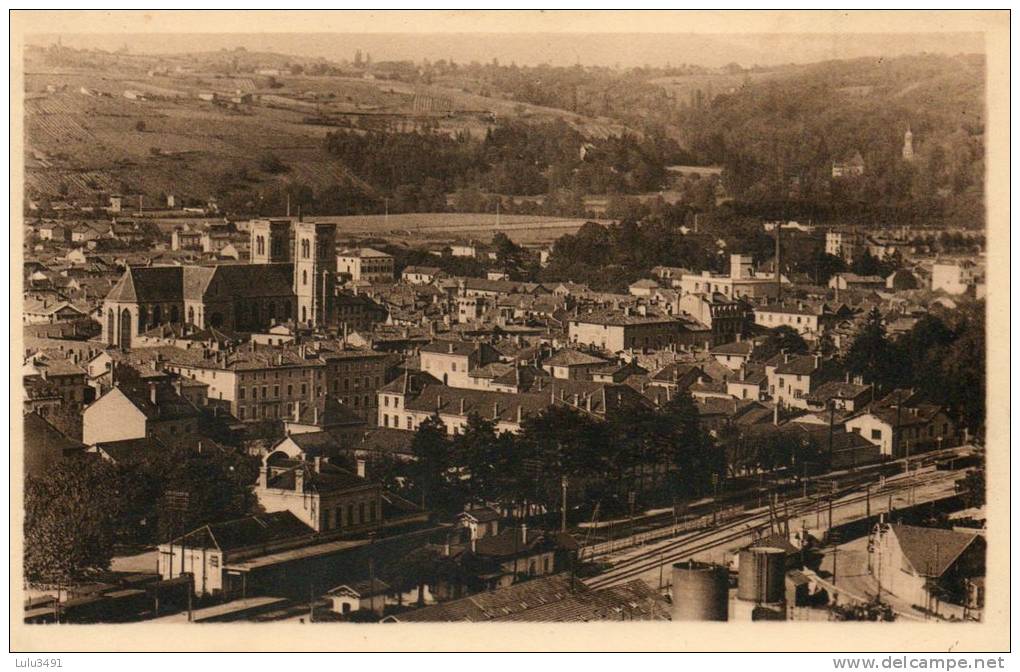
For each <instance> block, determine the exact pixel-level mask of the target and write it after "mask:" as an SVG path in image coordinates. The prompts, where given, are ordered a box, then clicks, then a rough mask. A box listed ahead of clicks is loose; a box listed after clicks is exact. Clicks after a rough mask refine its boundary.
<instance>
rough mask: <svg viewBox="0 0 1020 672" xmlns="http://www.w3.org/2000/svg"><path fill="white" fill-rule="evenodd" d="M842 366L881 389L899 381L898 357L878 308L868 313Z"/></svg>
mask: <svg viewBox="0 0 1020 672" xmlns="http://www.w3.org/2000/svg"><path fill="white" fill-rule="evenodd" d="M843 365H844V367H845V368H846V369H847V370H848V371H850V372H851V373H854V374H858V375H861V376H863V377H864V378H865V380H866V381H870V382H872V383H874V385H875V387H876V388H878V389H880V390H886V389H888V388H889V387H890V386H894V385H895V384H896V383H897V382H898V381H899V375H898V371H897V369H898V368H899V362H898V358H897V356H896V352H895V349H894V348H893V346H892V345H891V344H890V343H889V340H888V339H887V338H886V334H885V324H884V323H883V319H882V314H881V313H880V312H879V311H878V308H877V307H876V308H872V309H871V312H869V313H868V316H867V319H866V321H865V323H864V326H863V327H862V328H861V330H860V332H859V333H858V334H857V337H856V338H855V339H854V342H853V343H852V344H851V345H850V350H849V351H848V352H847V354H846V358H845V359H844V361H843Z"/></svg>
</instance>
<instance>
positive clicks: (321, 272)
mask: <svg viewBox="0 0 1020 672" xmlns="http://www.w3.org/2000/svg"><path fill="white" fill-rule="evenodd" d="M293 252H294V294H295V295H296V298H297V314H296V315H295V318H296V320H297V324H298V325H299V326H301V327H307V328H321V327H326V326H328V325H329V324H330V323H331V320H332V315H333V305H334V300H333V288H334V286H335V284H336V277H335V276H336V225H335V224H327V223H325V222H302V221H297V222H294V250H293Z"/></svg>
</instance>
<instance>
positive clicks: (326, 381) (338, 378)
mask: <svg viewBox="0 0 1020 672" xmlns="http://www.w3.org/2000/svg"><path fill="white" fill-rule="evenodd" d="M166 359H167V361H166V364H165V367H166V369H167V370H168V371H172V372H174V373H177V374H179V375H181V376H185V377H187V378H192V379H194V380H198V381H201V382H203V383H206V384H207V385H209V400H210V404H212V405H218V406H225V407H226V408H228V409H229V411H230V413H231V414H232V415H234V417H236V418H238V419H239V420H242V421H245V422H254V421H258V420H282V419H287V418H290V417H292V414H293V409H294V404H295V403H300V404H301V405H302V407H304V406H305V405H309V406H317V407H319V408H322V407H323V404H324V403H325V398H326V396H327V395H328V396H330V397H332V398H333V399H335V400H337V401H339V402H340V403H341V404H343V406H344V407H345V408H347V409H349V410H350V411H351V412H353V413H354V414H355V415H357V416H359V417H361V418H363V419H365V420H369V421H374V419H375V417H376V413H375V404H376V400H377V396H376V392H377V390H379V389H380V388H381V387H382V386H383V385H384V384H385V382H386V380H387V376H388V372H389V369H390V367H391V366H392V362H393V360H392V356H391V355H389V354H387V353H383V352H375V351H372V350H364V349H358V348H352V347H346V346H344V345H343V344H338V343H335V342H326V341H320V342H317V343H315V344H313V345H312V346H308V345H285V346H266V347H256V346H253V347H248V348H239V349H237V350H235V351H231V352H219V351H205V350H197V349H192V350H179V349H176V348H173V349H167V350H166Z"/></svg>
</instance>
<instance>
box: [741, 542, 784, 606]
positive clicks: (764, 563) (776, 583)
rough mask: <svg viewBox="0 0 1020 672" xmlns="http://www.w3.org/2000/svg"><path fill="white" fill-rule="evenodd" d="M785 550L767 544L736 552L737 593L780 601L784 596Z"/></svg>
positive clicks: (745, 597) (753, 598)
mask: <svg viewBox="0 0 1020 672" xmlns="http://www.w3.org/2000/svg"><path fill="white" fill-rule="evenodd" d="M785 576H786V552H785V551H784V550H783V549H781V548H774V547H771V546H755V547H751V548H745V549H744V550H742V551H741V552H740V571H739V578H738V581H737V597H738V598H740V599H741V600H746V601H748V602H757V603H775V602H782V601H783V600H784V599H785V598H786V587H785Z"/></svg>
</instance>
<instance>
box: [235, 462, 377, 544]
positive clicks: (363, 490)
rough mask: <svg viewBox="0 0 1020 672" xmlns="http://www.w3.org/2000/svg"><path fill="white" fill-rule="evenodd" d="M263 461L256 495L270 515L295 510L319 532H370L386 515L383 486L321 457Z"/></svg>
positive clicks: (309, 525) (295, 513)
mask: <svg viewBox="0 0 1020 672" xmlns="http://www.w3.org/2000/svg"><path fill="white" fill-rule="evenodd" d="M274 455H276V453H274V454H271V455H269V456H267V458H266V459H265V460H263V463H262V466H261V467H260V471H259V481H258V483H257V484H256V486H255V496H256V497H257V498H258V501H259V505H261V506H262V508H263V509H264V510H265V511H266V512H267V513H276V512H280V511H290V512H291V513H292V514H294V516H295V517H296V518H297V519H298V520H300V521H301V522H302V523H303V524H305V525H307V526H308V527H310V528H311V529H313V530H314V531H315V532H330V531H334V530H344V531H348V532H353V531H365V530H368V529H372V528H374V527H378V526H380V525H381V524H382V522H383V517H382V509H383V506H382V501H383V500H382V486H381V485H379V484H378V483H373V482H372V481H369V480H367V479H365V478H362V477H360V476H357V475H356V474H352V473H350V472H348V471H346V470H344V469H341V468H340V467H338V466H336V465H334V464H330V462H329V461H328V458H326V457H324V456H316V457H314V458H313V459H312V460H311V461H306V460H300V459H299V460H289V459H273V457H274Z"/></svg>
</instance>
